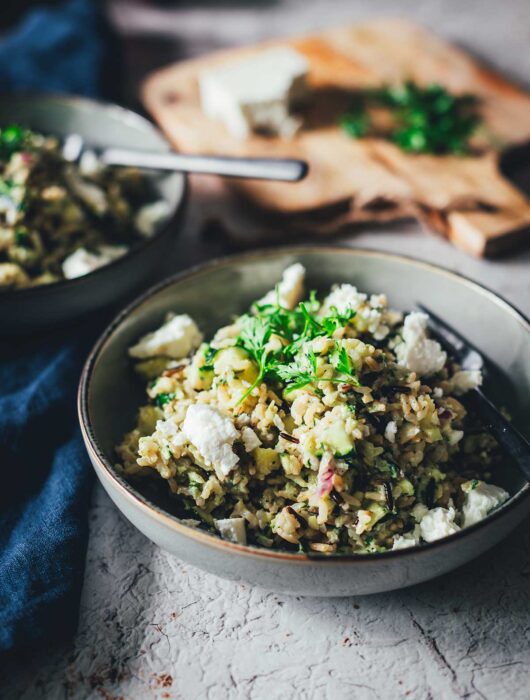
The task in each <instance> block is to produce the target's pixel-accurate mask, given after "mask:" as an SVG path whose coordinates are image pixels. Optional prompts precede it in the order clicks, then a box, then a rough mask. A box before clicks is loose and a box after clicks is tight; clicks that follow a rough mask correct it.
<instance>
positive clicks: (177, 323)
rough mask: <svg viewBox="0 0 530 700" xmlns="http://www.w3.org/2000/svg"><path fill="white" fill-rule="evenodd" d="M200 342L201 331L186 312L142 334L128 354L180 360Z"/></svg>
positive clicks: (138, 356) (142, 357) (141, 357)
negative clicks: (162, 356)
mask: <svg viewBox="0 0 530 700" xmlns="http://www.w3.org/2000/svg"><path fill="white" fill-rule="evenodd" d="M201 342H202V333H201V332H200V331H199V329H198V327H197V324H196V323H195V321H194V320H193V319H192V318H191V317H190V316H188V314H181V315H179V316H173V317H172V318H170V319H169V320H168V321H166V323H164V325H163V326H160V328H158V329H157V330H156V331H153V332H152V333H148V334H147V335H144V336H143V338H140V340H139V341H138V343H137V344H136V345H133V346H132V347H130V348H129V355H130V356H131V357H137V358H140V359H145V358H148V357H156V356H158V355H164V356H166V357H172V358H173V359H175V360H180V359H181V358H183V357H186V355H188V354H189V353H190V352H191V351H192V350H194V349H195V348H197V347H199V345H200V344H201Z"/></svg>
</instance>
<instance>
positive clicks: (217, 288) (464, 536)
mask: <svg viewBox="0 0 530 700" xmlns="http://www.w3.org/2000/svg"><path fill="white" fill-rule="evenodd" d="M294 261H300V262H301V263H302V264H303V265H305V266H306V268H307V271H308V287H309V288H316V289H321V290H326V289H328V288H329V287H330V285H332V284H333V283H335V282H352V283H354V284H355V285H357V286H358V287H359V288H360V289H362V290H365V291H368V292H381V291H384V292H386V293H387V294H388V296H389V298H390V301H391V304H392V305H393V306H395V307H397V308H401V309H403V310H406V309H410V308H412V307H413V306H414V304H415V302H417V301H419V300H421V301H423V302H424V303H425V304H426V305H428V306H429V307H431V308H432V310H433V311H435V312H437V313H438V314H440V315H441V316H444V317H447V318H448V319H450V321H451V323H452V324H454V325H455V326H456V327H457V328H458V329H460V330H461V331H463V332H465V334H466V336H468V337H469V339H470V340H471V341H473V342H474V343H475V344H476V345H477V346H478V347H479V348H482V349H484V350H485V351H486V352H487V354H488V356H489V358H490V359H491V360H492V361H493V362H495V363H496V364H498V365H499V366H501V367H502V368H503V374H502V375H498V376H495V374H494V375H493V376H494V377H495V379H494V381H493V382H492V386H490V387H488V391H491V392H492V395H493V396H494V398H495V399H496V400H498V401H501V402H503V403H505V404H507V405H508V406H509V407H510V409H511V410H512V412H513V413H514V414H515V416H516V418H517V417H519V418H522V416H523V415H524V414H525V412H526V415H528V408H529V406H530V325H529V323H528V321H527V320H526V319H525V318H524V317H523V316H522V315H521V314H520V313H519V312H517V311H516V310H515V309H514V308H513V307H511V306H510V305H509V304H508V303H506V302H505V301H503V300H502V299H500V298H499V297H498V296H496V295H495V294H493V293H492V292H490V291H488V290H486V289H484V288H483V287H481V286H479V285H478V284H475V283H474V282H471V281H469V280H467V279H464V278H462V277H460V276H458V275H456V274H454V273H452V272H448V271H446V270H443V269H440V268H438V267H435V266H433V265H429V264H427V263H423V262H419V261H415V260H412V259H408V258H404V257H399V256H396V255H389V254H385V253H379V252H371V251H365V250H356V249H345V248H330V247H322V248H321V247H318V248H315V247H312V248H306V247H304V248H289V249H280V250H278V251H276V252H271V251H259V252H256V253H252V254H247V255H243V256H238V257H234V258H231V259H226V260H221V261H219V262H213V263H211V264H208V265H205V266H202V267H199V268H196V269H193V270H190V271H189V272H185V273H183V274H179V275H177V276H175V277H172V278H171V279H169V280H167V281H166V282H163V283H162V284H160V285H159V286H157V287H155V288H154V289H152V290H151V291H149V292H147V294H145V295H144V296H143V297H141V298H140V299H139V300H137V301H136V302H134V303H133V304H132V305H131V306H130V307H129V308H127V309H126V310H125V311H124V312H123V313H121V314H120V316H118V318H117V319H116V320H115V321H114V322H113V323H112V324H111V326H110V327H109V328H108V330H107V331H106V332H105V334H104V335H103V336H102V338H101V339H100V340H99V342H98V343H97V345H96V347H95V348H94V350H93V352H92V354H91V355H90V358H89V359H88V361H87V364H86V366H85V369H84V372H83V375H82V378H81V384H80V389H79V415H80V421H81V427H82V432H83V437H84V440H85V443H86V447H87V449H88V452H89V455H90V459H91V460H92V463H93V465H94V468H95V470H96V472H97V475H98V477H99V479H100V481H101V483H102V484H103V486H104V488H105V489H106V491H107V493H108V494H109V495H110V497H111V498H112V500H113V501H114V502H115V503H116V505H117V506H118V508H119V509H120V510H121V511H122V513H123V514H124V515H125V516H126V517H127V518H128V519H129V520H130V521H131V522H132V523H133V524H134V525H135V526H136V527H137V528H138V529H139V530H140V531H141V532H143V533H144V534H145V535H146V536H147V537H149V538H150V539H151V540H153V542H156V544H158V545H160V546H161V547H162V548H164V549H166V550H167V551H169V552H171V553H173V554H175V555H177V556H178V557H180V558H182V559H185V560H187V561H189V562H191V563H192V564H195V565H196V566H199V567H200V568H202V569H205V570H207V571H210V572H212V573H215V574H217V575H219V576H223V577H226V578H230V579H235V580H238V581H247V582H249V583H252V584H255V585H258V586H262V587H264V588H267V589H271V590H275V591H279V592H280V591H281V592H286V593H293V594H303V595H319V596H344V595H356V594H366V593H376V592H379V591H386V590H391V589H395V588H401V587H404V586H410V585H411V584H414V583H418V582H420V581H425V580H427V579H430V578H433V577H435V576H438V575H439V574H442V573H444V572H447V571H450V570H452V569H454V568H456V567H457V566H460V565H461V564H464V563H465V562H467V561H469V560H470V559H472V558H473V557H476V556H477V555H479V554H481V553H482V552H484V551H485V550H486V549H488V548H489V547H491V546H493V545H494V544H496V543H497V542H499V540H501V539H502V538H503V537H505V536H506V535H507V534H508V533H509V532H510V531H511V530H512V529H513V528H514V527H515V526H516V525H517V524H518V523H519V522H520V521H521V520H522V519H523V518H524V516H525V515H526V514H527V513H528V512H529V510H530V485H529V484H527V483H525V482H524V479H523V478H522V477H521V476H520V475H519V473H518V472H517V471H516V470H515V469H514V468H513V467H511V466H510V465H509V464H507V465H506V472H505V474H504V483H503V485H504V486H505V487H506V488H507V489H508V490H509V491H510V493H511V494H513V495H512V498H511V499H510V500H509V501H508V502H507V503H506V504H505V505H504V506H503V507H502V508H500V509H499V510H498V511H496V512H495V513H493V514H492V515H490V516H489V517H488V518H487V519H486V520H484V521H483V522H481V523H479V524H477V525H474V526H472V527H469V528H467V529H465V530H461V531H460V532H458V533H456V534H455V535H452V536H450V537H448V538H445V539H443V540H440V541H438V542H434V543H432V544H428V545H424V546H421V547H415V548H412V549H405V550H400V551H396V552H387V553H382V554H374V555H348V556H345V555H336V556H328V557H326V556H322V555H320V556H314V555H311V556H308V555H305V554H291V553H288V552H279V551H271V550H267V549H260V548H253V547H243V546H240V545H237V544H231V543H229V542H225V541H223V540H221V539H219V538H218V537H216V536H215V535H210V534H208V533H206V532H204V531H201V530H196V529H194V528H192V527H189V526H187V525H185V524H183V523H182V522H180V521H179V520H178V518H176V517H174V516H173V515H171V514H170V513H169V512H168V511H167V510H164V508H163V506H161V504H160V502H157V503H154V502H153V501H152V500H149V499H148V498H147V497H146V496H145V495H143V494H141V493H139V492H138V491H137V490H135V488H133V487H132V486H131V485H130V484H128V483H127V482H126V481H124V480H123V479H122V478H121V477H120V476H119V475H118V474H117V473H116V471H115V470H114V468H113V463H114V461H115V456H114V453H113V448H114V445H116V444H117V443H118V442H119V440H120V438H121V436H122V435H123V433H124V432H126V431H127V430H130V429H131V426H132V425H133V423H134V420H135V414H136V410H137V407H138V406H139V405H140V402H141V401H142V399H143V396H144V393H143V391H144V390H143V386H141V385H140V383H139V382H138V380H137V379H136V378H135V376H134V373H133V372H132V370H131V367H130V364H129V362H128V359H127V347H128V346H129V345H130V344H131V343H132V342H133V341H134V340H136V338H138V336H140V335H142V334H144V333H146V332H147V331H149V330H152V329H153V328H156V327H157V325H158V324H160V323H161V321H162V319H163V317H164V315H165V313H166V312H167V311H169V310H172V311H176V312H177V313H183V312H188V313H190V314H191V315H192V316H193V317H194V318H195V319H196V320H197V321H198V322H199V324H200V326H201V327H202V329H203V330H204V331H205V332H206V333H207V334H208V333H210V332H212V331H214V330H215V329H216V328H218V327H219V326H220V325H223V324H225V323H227V321H229V319H230V317H231V316H232V315H233V314H237V313H240V312H241V311H243V310H245V309H246V308H247V307H248V305H249V303H250V302H252V301H253V300H255V299H257V298H259V297H261V296H262V295H263V294H264V293H265V292H266V291H267V290H268V289H270V288H271V287H272V286H273V285H274V283H275V281H276V280H277V279H279V277H280V274H281V272H282V270H283V269H284V268H285V267H286V266H287V265H290V264H291V263H293V262H294ZM521 427H522V426H521ZM523 429H524V430H527V426H524V427H523Z"/></svg>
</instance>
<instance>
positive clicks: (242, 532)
mask: <svg viewBox="0 0 530 700" xmlns="http://www.w3.org/2000/svg"><path fill="white" fill-rule="evenodd" d="M214 525H215V527H216V528H217V529H218V530H219V534H220V535H221V537H222V538H223V539H224V540H228V541H229V542H235V543H236V544H246V543H247V531H246V528H245V518H222V519H220V520H214Z"/></svg>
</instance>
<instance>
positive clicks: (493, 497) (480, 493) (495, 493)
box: [462, 480, 510, 527]
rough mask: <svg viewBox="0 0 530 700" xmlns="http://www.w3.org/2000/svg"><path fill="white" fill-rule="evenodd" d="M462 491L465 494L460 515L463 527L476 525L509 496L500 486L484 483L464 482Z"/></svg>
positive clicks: (475, 481)
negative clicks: (461, 514)
mask: <svg viewBox="0 0 530 700" xmlns="http://www.w3.org/2000/svg"><path fill="white" fill-rule="evenodd" d="M462 491H464V493H465V494H466V496H465V499H464V505H463V507H462V513H463V514H464V523H463V524H464V527H468V526H469V525H473V524H474V523H478V522H479V521H480V520H483V519H484V518H485V517H486V516H487V515H488V513H491V511H492V510H494V509H495V508H498V507H499V506H500V505H502V504H503V503H504V502H505V501H507V500H508V498H509V497H510V494H509V493H507V492H506V491H505V490H504V489H501V488H500V486H493V484H486V483H485V482H484V481H477V480H474V481H466V482H465V483H464V484H462Z"/></svg>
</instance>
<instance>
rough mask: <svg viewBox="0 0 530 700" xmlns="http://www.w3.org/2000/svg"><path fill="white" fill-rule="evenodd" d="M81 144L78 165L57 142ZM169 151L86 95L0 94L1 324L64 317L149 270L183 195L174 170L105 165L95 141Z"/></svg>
mask: <svg viewBox="0 0 530 700" xmlns="http://www.w3.org/2000/svg"><path fill="white" fill-rule="evenodd" d="M72 134H79V135H80V136H81V138H82V139H83V141H84V142H85V143H86V144H87V149H86V151H85V152H84V153H83V154H82V156H81V158H80V160H79V162H78V163H74V162H69V161H68V160H67V159H65V157H64V155H63V144H64V143H65V142H66V141H67V139H68V137H69V136H71V135H72ZM108 145H113V146H123V147H131V148H136V149H138V148H139V147H140V146H141V147H144V148H146V149H150V150H155V151H156V150H161V151H165V150H168V149H169V146H168V144H167V143H166V141H165V139H164V138H163V137H162V136H161V135H160V133H159V132H158V131H157V129H156V128H155V127H153V126H152V125H151V124H150V123H149V122H147V121H146V120H144V119H143V118H142V117H140V116H138V115H136V114H134V113H133V112H130V111H128V110H125V109H122V108H120V107H117V106H113V105H107V104H103V103H99V102H96V101H92V100H87V99H84V98H70V97H48V96H31V97H29V96H28V97H25V96H24V97H18V96H14V97H13V96H10V97H9V98H3V99H0V326H1V328H2V333H3V334H9V333H17V332H28V331H32V330H34V329H36V328H39V327H47V326H50V325H54V324H58V323H64V322H67V321H71V320H73V319H76V318H78V317H79V316H81V315H83V314H85V313H88V312H90V311H95V310H96V309H98V308H101V307H103V306H105V305H108V304H110V303H112V302H118V301H120V299H123V298H124V297H126V296H127V294H130V293H131V292H132V291H133V290H134V289H137V288H139V287H140V286H141V284H142V283H143V282H144V281H145V280H146V279H148V278H149V276H151V275H153V274H154V273H155V272H156V271H157V267H159V266H160V264H161V261H162V260H163V259H164V253H165V252H166V251H167V250H168V248H169V245H170V244H171V238H172V234H173V232H174V230H175V224H176V223H177V219H178V217H179V215H180V214H181V213H182V211H183V208H184V204H185V200H186V180H185V177H184V176H182V175H180V174H176V173H175V174H173V173H171V174H165V175H163V176H162V175H157V174H154V173H152V172H151V173H140V172H138V171H135V170H132V169H130V168H129V169H127V168H110V167H103V166H102V165H101V163H100V162H99V161H98V159H97V155H96V153H95V152H94V150H91V147H93V149H97V148H99V147H104V146H108Z"/></svg>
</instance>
